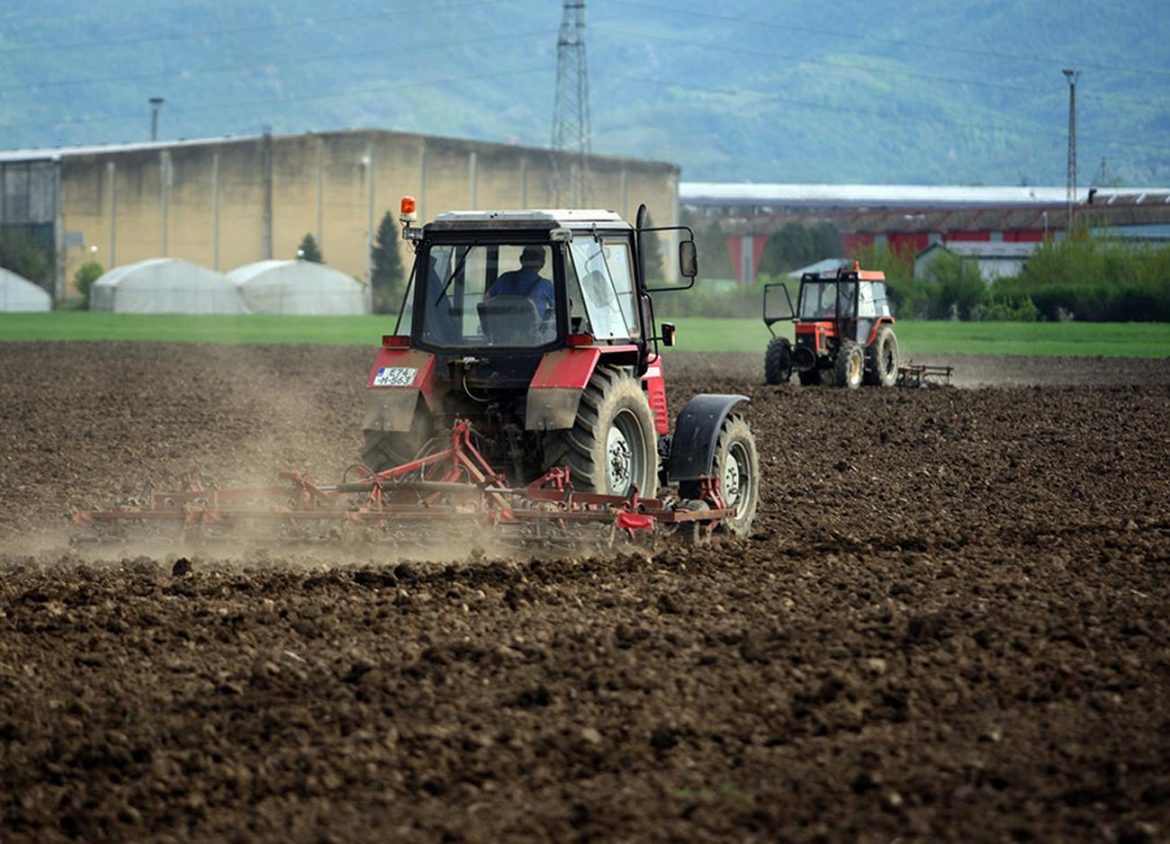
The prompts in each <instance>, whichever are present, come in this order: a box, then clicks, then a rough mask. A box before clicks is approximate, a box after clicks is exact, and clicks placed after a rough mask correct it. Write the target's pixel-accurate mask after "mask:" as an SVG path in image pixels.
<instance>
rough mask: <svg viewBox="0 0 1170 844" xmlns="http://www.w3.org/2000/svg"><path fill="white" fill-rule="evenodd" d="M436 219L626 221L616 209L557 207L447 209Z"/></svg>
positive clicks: (578, 223)
mask: <svg viewBox="0 0 1170 844" xmlns="http://www.w3.org/2000/svg"><path fill="white" fill-rule="evenodd" d="M435 221H436V222H453V223H483V222H489V221H495V222H518V223H564V224H567V225H581V224H583V223H624V222H625V221H624V220H623V219H622V218H621V215H620V214H618V213H616V212H614V211H601V210H597V209H589V208H556V209H541V210H533V211H521V210H500V211H446V212H444V213H442V214H439V215H438V216H436V217H435Z"/></svg>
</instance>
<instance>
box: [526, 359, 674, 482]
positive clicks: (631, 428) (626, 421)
mask: <svg viewBox="0 0 1170 844" xmlns="http://www.w3.org/2000/svg"><path fill="white" fill-rule="evenodd" d="M557 466H568V467H569V471H570V473H571V476H572V480H573V487H574V488H575V489H577V490H579V491H581V492H597V493H602V494H604V495H628V494H629V492H630V489H631V487H632V486H633V485H634V484H636V485H637V487H638V494H639V495H641V496H643V497H645V498H654V497H655V496H656V495H657V494H658V434H657V433H656V431H655V430H654V413H653V411H651V410H650V402H649V400H648V399H647V398H646V393H645V392H643V390H642V387H641V386H640V385H639V384H638V382H637V381H635V380H634V378H633V376H631V375H630V374H629V373H628V372H625V371H623V370H619V369H613V368H610V367H598V368H597V370H596V371H595V372H594V373H593V377H592V378H590V379H589V384H588V385H587V386H586V387H585V391H584V392H583V393H582V394H581V402H580V404H579V405H578V407H577V419H576V421H575V422H574V423H573V427H572V428H569V429H567V430H563V431H550V432H549V433H548V434H546V435H545V440H544V462H543V468H544V469H545V470H546V471H547V470H548V469H552V468H554V467H557Z"/></svg>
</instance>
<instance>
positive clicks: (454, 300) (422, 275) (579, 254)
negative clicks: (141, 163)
mask: <svg viewBox="0 0 1170 844" xmlns="http://www.w3.org/2000/svg"><path fill="white" fill-rule="evenodd" d="M440 220H442V218H441V217H440ZM569 235H570V232H569V231H567V230H564V229H559V228H546V229H529V228H520V227H509V228H505V229H502V230H499V231H495V232H493V233H492V234H491V235H490V236H488V235H487V232H485V231H475V232H471V231H463V232H456V231H453V232H451V233H450V234H449V235H447V236H443V237H438V236H436V237H435V238H434V239H433V240H426V241H424V242H423V243H422V244H421V245H420V248H419V253H418V256H417V261H416V265H415V266H416V278H415V280H414V282H413V284H414V287H415V288H417V289H413V290H412V291H410V293H409V294H408V296H407V303H408V305H407V309H406V310H405V312H404V314H403V317H402V320H401V321H400V323H399V332H401V333H404V334H405V333H408V332H409V334H410V336H411V338H412V341H413V343H412V345H415V346H417V347H419V348H428V349H433V350H435V351H447V350H450V351H452V352H456V351H459V350H463V349H476V350H490V349H504V348H506V349H512V350H515V351H517V352H518V353H523V352H524V351H526V350H530V351H533V352H536V351H538V350H545V349H548V348H553V347H558V346H564V345H565V344H566V338H567V337H568V336H570V335H588V336H589V337H590V338H592V341H593V342H596V343H601V344H606V345H612V344H615V343H619V344H620V343H626V344H628V343H631V342H636V341H637V340H638V339H639V338H641V337H642V336H643V329H642V325H641V321H640V319H639V311H638V307H637V301H638V297H637V292H636V284H635V275H634V265H633V261H632V250H631V239H630V231H629V229H628V227H627V229H626V231H624V232H622V231H620V230H615V231H612V232H608V233H599V234H598V236H597V237H596V238H594V237H592V236H586V237H577V238H572V239H569ZM404 329H405V330H404ZM399 332H396V333H399Z"/></svg>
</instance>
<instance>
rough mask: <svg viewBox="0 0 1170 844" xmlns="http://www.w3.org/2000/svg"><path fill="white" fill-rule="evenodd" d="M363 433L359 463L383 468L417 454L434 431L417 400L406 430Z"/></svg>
mask: <svg viewBox="0 0 1170 844" xmlns="http://www.w3.org/2000/svg"><path fill="white" fill-rule="evenodd" d="M362 433H363V434H364V435H365V446H364V447H363V448H362V456H361V463H362V465H363V466H365V467H366V468H367V469H372V470H373V471H375V472H384V471H386V470H387V469H392V468H394V467H395V466H401V465H402V464H403V463H409V462H410V461H411V460H414V459H415V458H416V457H418V456H419V453H420V452H421V451H422V450H423V448H424V447H425V446H426V444H427V443H428V442H429V441H430V440H431V439H432V438H433V437H434V435H435V423H434V420H433V419H432V418H431V416H430V414H429V413H427V412H426V410H425V408H424V405H423V404H422V403H421V402H420V403H419V406H418V408H417V409H416V410H415V412H414V420H413V422H412V423H411V426H410V430H409V431H370V430H366V431H363V432H362Z"/></svg>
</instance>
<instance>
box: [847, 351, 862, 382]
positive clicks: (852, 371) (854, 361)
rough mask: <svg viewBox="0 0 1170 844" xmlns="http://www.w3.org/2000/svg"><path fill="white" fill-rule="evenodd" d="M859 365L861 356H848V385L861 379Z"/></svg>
mask: <svg viewBox="0 0 1170 844" xmlns="http://www.w3.org/2000/svg"><path fill="white" fill-rule="evenodd" d="M861 365H862V364H861V355H850V356H849V369H848V377H849V383H850V384H852V383H853V382H854V381H856V380H858V379H859V378H861Z"/></svg>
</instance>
